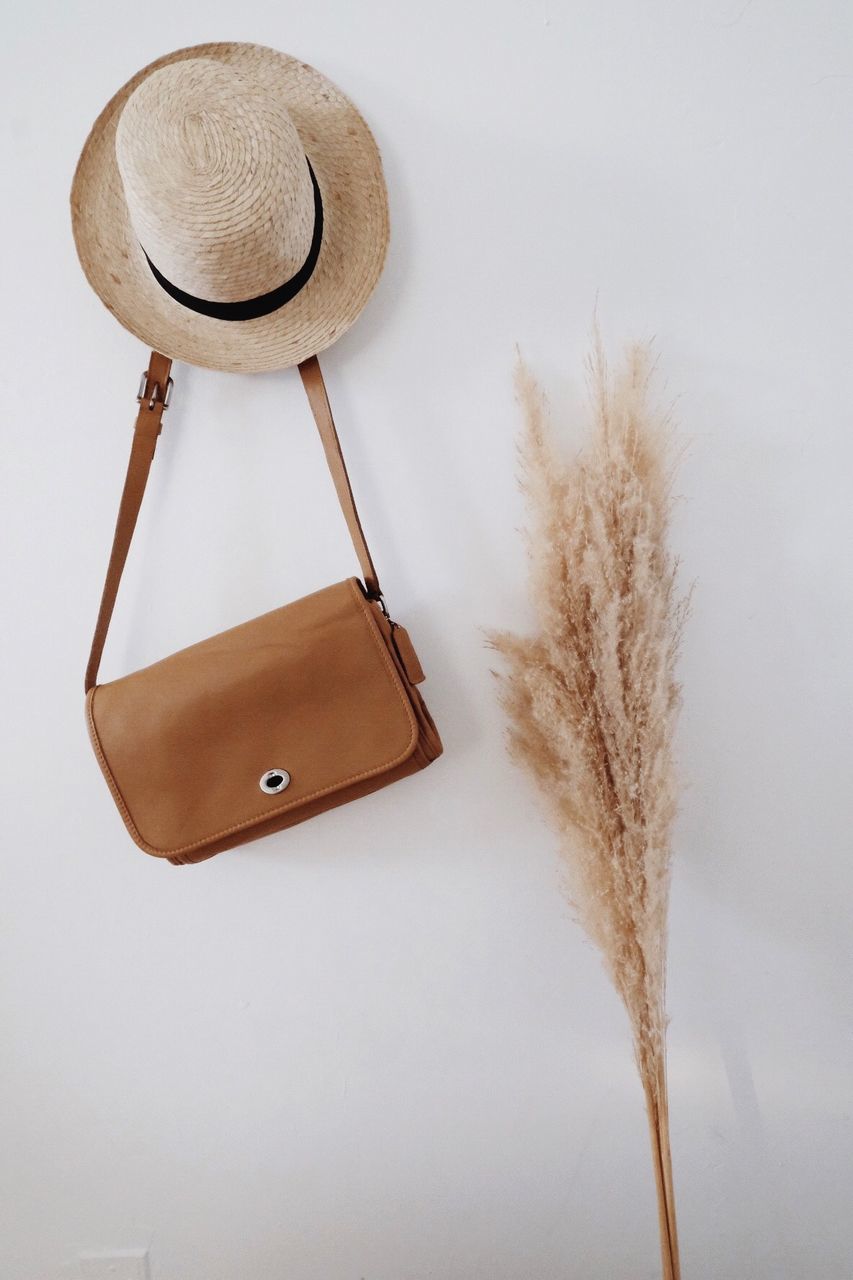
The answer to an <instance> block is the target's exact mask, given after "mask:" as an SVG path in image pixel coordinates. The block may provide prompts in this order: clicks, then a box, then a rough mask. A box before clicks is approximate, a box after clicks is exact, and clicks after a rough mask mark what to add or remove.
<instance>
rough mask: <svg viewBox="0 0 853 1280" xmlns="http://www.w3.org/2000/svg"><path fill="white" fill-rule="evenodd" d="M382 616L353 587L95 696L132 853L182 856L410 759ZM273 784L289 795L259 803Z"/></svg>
mask: <svg viewBox="0 0 853 1280" xmlns="http://www.w3.org/2000/svg"><path fill="white" fill-rule="evenodd" d="M376 612H377V611H376V610H375V609H374V607H373V605H372V604H370V603H369V602H368V601H367V600H366V599H365V597H364V594H363V591H362V589H361V586H360V584H359V583H358V581H357V579H355V578H349V579H347V580H345V581H344V582H339V583H336V584H335V585H334V586H332V587H326V588H324V589H323V590H322V591H316V592H314V593H313V594H312V595H309V596H305V597H304V598H303V599H301V600H296V601H294V602H293V603H292V604H288V605H285V606H284V607H283V608H281V609H275V610H273V611H272V612H271V613H266V614H263V615H262V616H261V617H259V618H253V619H252V621H251V622H245V623H243V624H242V625H241V626H238V627H233V628H232V629H231V630H230V631H224V632H222V633H221V634H220V635H216V636H211V637H210V638H209V639H208V640H203V641H201V643H199V644H195V645H192V646H191V647H190V648H188V649H182V650H180V652H178V653H174V654H172V655H170V656H169V657H168V658H164V659H163V660H162V661H160V662H156V663H154V665H153V666H150V667H145V668H144V669H143V670H141V671H136V672H134V673H133V674H132V675H129V676H124V677H122V678H121V679H120V680H114V681H111V682H109V683H106V684H102V685H97V686H96V687H95V688H94V689H91V690H90V692H89V695H88V700H87V702H88V719H89V729H90V734H91V737H92V742H93V745H94V747H95V752H96V754H97V756H98V759H99V761H100V764H101V768H102V769H103V771H104V774H105V776H106V779H107V781H108V783H109V785H110V788H111V790H112V792H113V796H114V798H115V801H116V804H117V805H118V807H119V809H120V811H121V813H122V816H123V817H124V820H125V822H126V823H127V826H128V828H129V830H130V832H131V835H133V837H134V839H135V840H136V841H137V843H139V844H141V845H142V847H143V848H145V849H147V851H148V852H149V853H155V854H159V855H161V856H163V857H172V856H174V855H177V854H185V853H188V852H190V851H192V850H193V849H198V848H200V847H201V846H203V845H206V844H208V843H210V842H211V841H213V840H215V839H221V838H223V837H224V836H227V835H230V834H231V833H233V832H236V831H239V830H241V829H244V828H250V827H252V826H254V825H256V824H259V823H263V822H266V821H267V820H268V819H269V818H271V817H274V816H275V815H278V814H282V813H284V812H285V811H286V810H289V809H295V808H297V807H298V806H299V805H302V804H305V803H306V802H308V801H311V800H315V799H316V798H317V797H319V796H322V795H327V794H329V793H331V792H334V791H337V790H339V789H340V788H342V787H345V786H347V785H349V784H351V783H353V782H356V781H359V780H360V779H363V778H369V777H371V776H373V775H376V774H380V773H383V772H385V771H386V770H388V769H392V768H394V767H395V766H396V765H397V764H399V763H401V762H402V761H403V760H405V759H406V758H407V757H408V756H409V755H411V753H412V751H413V750H414V749H415V745H416V742H417V736H418V730H417V723H416V720H415V717H414V714H413V711H412V707H411V703H410V701H409V697H408V695H407V692H406V690H405V688H404V686H403V683H402V682H401V680H400V676H399V674H398V672H397V670H396V668H395V665H394V662H393V661H392V659H391V656H390V655H389V653H388V649H387V647H386V644H385V642H384V640H383V636H382V633H381V631H380V627H379V622H378V620H377V616H376ZM269 771H281V772H282V774H289V776H290V782H289V784H287V786H286V789H284V790H281V791H279V792H278V793H274V794H267V793H265V791H264V790H262V789H261V785H260V783H261V779H262V778H263V777H264V775H265V774H267V773H268V772H269ZM281 781H282V779H273V782H274V783H279V784H280V782H281Z"/></svg>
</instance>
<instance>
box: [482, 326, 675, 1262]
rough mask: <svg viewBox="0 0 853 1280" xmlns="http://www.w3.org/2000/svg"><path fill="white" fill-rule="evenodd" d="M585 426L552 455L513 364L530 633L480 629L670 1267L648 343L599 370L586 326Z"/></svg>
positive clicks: (665, 784) (664, 706)
mask: <svg viewBox="0 0 853 1280" xmlns="http://www.w3.org/2000/svg"><path fill="white" fill-rule="evenodd" d="M589 372H590V379H591V390H592V407H593V424H592V430H591V433H590V438H589V440H588V443H587V445H586V447H585V448H584V450H583V451H582V452H581V453H580V454H579V455H578V456H576V457H574V458H566V457H564V455H563V451H562V450H561V449H560V447H559V446H558V443H557V441H556V440H555V437H554V432H553V428H552V426H551V423H550V419H549V414H548V406H547V402H546V400H545V398H544V396H543V394H542V392H541V390H540V389H539V387H538V385H537V384H536V382H535V380H534V378H533V377H532V375H531V373H530V371H529V370H528V369H527V367H526V366H525V365H524V363H523V362H520V364H519V367H518V371H517V391H518V396H519V399H520V401H521V404H522V406H523V410H524V417H525V430H524V433H523V436H522V440H521V444H520V457H521V462H522V475H521V483H522V488H523V489H524V491H525V493H526V496H527V499H528V503H529V511H530V515H531V518H532V520H531V528H530V529H529V531H528V534H527V541H528V551H529V557H530V565H531V587H532V596H533V602H534V606H535V609H536V614H537V618H538V629H537V632H536V634H535V635H534V636H533V637H532V638H525V637H521V636H517V635H513V634H510V633H507V632H497V633H495V632H493V633H490V635H489V643H490V644H491V645H492V646H493V647H494V648H495V649H497V650H498V651H499V652H500V653H501V654H502V655H503V658H504V659H505V660H506V671H505V673H504V674H501V675H499V676H498V678H499V680H500V698H501V702H502V705H503V706H504V708H505V710H506V713H507V716H508V722H509V731H508V734H509V746H510V751H511V754H512V756H513V758H514V759H515V760H516V761H517V762H518V763H519V764H520V765H521V766H522V767H523V768H524V769H526V770H527V771H528V772H529V773H530V774H531V775H532V776H533V778H534V779H535V782H536V783H537V785H538V788H539V790H540V791H541V793H542V796H543V797H544V800H545V802H546V805H547V808H548V812H549V815H550V817H551V818H552V820H553V822H554V824H555V826H556V828H557V831H558V833H559V835H560V838H561V845H562V850H563V853H564V855H565V864H566V868H567V872H568V876H567V880H568V886H569V893H570V897H571V901H572V904H573V907H574V909H575V912H576V915H577V918H578V920H579V922H580V923H581V924H582V925H583V927H584V929H585V930H586V931H587V933H588V934H589V936H590V937H591V938H592V939H593V941H594V942H595V943H596V944H597V946H598V947H599V948H600V950H601V954H602V956H603V958H604V963H605V966H606V969H607V971H608V973H609V975H610V977H611V979H612V981H613V984H614V986H615V987H616V990H617V991H618V993H619V995H620V996H621V997H622V1000H623V1001H624V1003H625V1007H626V1009H627V1011H628V1016H629V1018H630V1022H631V1028H632V1032H633V1040H634V1051H635V1056H636V1061H637V1066H638V1069H639V1073H640V1078H641V1080H642V1084H643V1088H644V1091H645V1097H646V1107H647V1111H648V1118H649V1128H650V1133H651V1140H652V1153H653V1159H654V1167H655V1181H656V1187H657V1194H658V1210H659V1220H660V1223H659V1225H660V1233H661V1253H662V1260H663V1274H664V1277H665V1278H666V1280H678V1277H679V1275H680V1264H679V1255H678V1239H677V1233H676V1222H675V1200H674V1194H673V1185H672V1160H671V1155H670V1145H669V1111H668V1099H667V1083H666V1011H665V981H666V936H667V910H668V901H669V881H670V860H671V835H672V825H673V819H674V816H675V812H676V803H677V796H678V788H677V784H676V777H675V770H674V765H673V732H674V727H675V721H676V716H677V712H678V707H679V701H680V689H679V685H678V683H677V681H676V678H675V662H676V656H677V652H678V648H679V642H680V637H681V631H682V627H683V624H684V620H685V616H686V612H687V599H686V598H683V599H682V598H680V597H679V595H678V588H677V583H676V570H677V563H676V561H675V559H674V558H673V556H672V555H671V553H670V551H669V549H668V545H667V535H668V526H669V519H670V512H671V505H672V496H671V492H672V491H671V482H672V465H673V452H672V432H671V424H670V420H669V416H668V414H667V413H665V412H662V411H659V410H658V409H656V408H655V407H654V406H653V404H652V397H651V394H650V380H651V377H652V373H653V363H652V359H651V353H650V350H649V348H648V347H647V346H642V345H636V346H634V347H632V348H631V349H630V350H629V352H628V355H627V358H626V360H625V362H624V365H623V366H622V367H621V368H620V369H619V371H618V372H617V373H616V374H615V375H614V376H611V375H610V373H609V372H608V369H607V366H606V362H605V358H604V354H603V351H602V347H601V342H600V339H599V337H598V335H597V334H596V336H595V344H594V348H593V354H592V356H591V358H590V360H589Z"/></svg>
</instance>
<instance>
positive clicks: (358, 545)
mask: <svg viewBox="0 0 853 1280" xmlns="http://www.w3.org/2000/svg"><path fill="white" fill-rule="evenodd" d="M299 373H300V375H301V377H302V385H303V386H304V388H305V393H306V395H307V396H308V403H309V404H310V406H311V412H312V413H313V415H314V421H315V422H316V424H317V430H318V431H319V433H320V439H321V440H322V442H323V449H324V451H325V454H326V462H327V463H328V464H329V470H330V472H331V473H332V479H333V480H334V482H335V490H336V492H337V495H338V502H339V503H340V504H341V510H342V511H343V513H344V519H345V520H346V522H347V528H348V529H349V535H350V537H351V538H352V545H353V546H354V547H355V553H356V555H357V556H358V562H359V564H360V565H361V572H362V576H363V578H364V585H365V587H367V594H368V595H369V596H373V597H374V598H375V599H379V598H380V596H381V595H382V592H381V591H380V589H379V578H378V577H377V574H376V569H375V568H374V566H373V560H372V558H371V555H370V549H369V548H368V545H367V540H366V538H365V536H364V530H363V529H362V527H361V520H360V519H359V518H358V510H357V509H356V505H355V498H354V497H353V492H352V485H351V484H350V480H349V476H348V475H347V467H346V463H345V462H344V455H343V450H342V449H341V442H340V440H339V439H338V433H337V431H336V430H335V422H334V419H333V418H332V409H331V406H330V404H329V397H328V394H327V393H326V384H325V382H324V381H323V374H322V373H321V371H320V361H319V360H318V359H317V357H316V356H309V358H308V359H307V360H303V361H302V363H301V364H300V366H299Z"/></svg>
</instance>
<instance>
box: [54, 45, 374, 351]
mask: <svg viewBox="0 0 853 1280" xmlns="http://www.w3.org/2000/svg"><path fill="white" fill-rule="evenodd" d="M71 220H72V226H73V230H74V241H75V244H76V246H77V253H78V256H79V258H80V262H81V265H82V267H83V270H84V272H85V273H86V278H87V279H88V281H89V283H90V284H91V286H92V288H93V289H94V290H95V292H96V293H97V294H98V296H99V297H100V298H101V300H102V301H103V302H104V303H105V305H106V306H107V307H108V308H109V310H110V311H112V313H113V314H114V315H115V316H116V318H117V319H118V320H120V321H121V323H122V324H123V325H124V326H125V328H127V329H129V330H130V331H131V333H134V334H136V336H137V337H138V338H141V339H142V341H143V342H145V343H146V344H147V345H148V346H150V347H154V348H155V349H156V350H158V351H161V352H162V353H163V354H164V355H167V356H171V357H172V358H173V359H178V360H185V361H188V362H189V363H190V364H198V365H205V366H207V367H208V368H214V369H231V370H241V371H245V372H252V371H258V370H262V369H282V368H286V367H287V366H289V365H293V364H298V363H299V361H300V360H304V359H306V358H307V357H308V356H310V355H315V354H316V353H317V352H319V351H323V350H324V349H325V348H326V347H328V346H330V344H331V343H333V342H334V341H335V339H336V338H339V337H340V336H341V334H342V333H344V332H345V331H346V330H347V329H348V328H349V327H350V325H351V324H352V323H353V321H354V320H355V319H356V317H357V316H358V315H359V313H360V312H361V310H362V308H363V307H364V305H365V303H366V302H367V299H368V298H369V297H370V294H371V293H372V291H373V289H374V287H375V285H376V282H377V280H378V279H379V276H380V273H381V271H382V266H383V263H384V260H385V253H386V249H387V246H388V201H387V195H386V191H385V181H384V178H383V174H382V162H381V160H380V157H379V150H378V148H377V146H376V142H375V140H374V138H373V135H372V134H371V132H370V130H369V128H368V127H367V125H366V123H365V121H364V120H363V119H362V117H361V115H360V114H359V112H358V111H357V110H356V108H355V107H354V106H353V104H352V103H351V102H350V101H349V99H348V98H345V97H344V95H343V94H342V93H341V92H340V90H339V89H337V88H335V86H334V85H333V84H332V83H331V82H330V81H329V80H327V79H326V77H325V76H322V75H321V74H320V73H319V71H315V70H314V68H313V67H309V66H308V65H307V64H306V63H304V62H299V61H298V60H297V59H295V58H291V57H288V56H287V54H284V53H278V52H277V51H276V50H275V49H267V48H265V47H264V46H262V45H256V44H203V45H197V46H195V47H194V48H190V49H179V50H177V52H175V53H170V54H167V55H166V56H165V57H163V58H158V59H157V61H156V62H152V63H151V64H150V65H149V66H147V67H145V68H143V70H142V71H140V72H139V73H138V74H137V75H135V76H134V77H133V79H132V80H130V81H128V83H127V84H126V85H125V86H124V88H123V89H120V90H119V91H118V93H117V94H116V95H115V97H114V98H113V99H112V100H111V101H110V102H109V103H108V104H107V106H106V107H105V108H104V110H103V111H102V112H101V114H100V115H99V117H98V119H97V120H96V121H95V124H94V126H93V127H92V131H91V133H90V134H89V137H88V138H87V140H86V144H85V146H84V147H83V151H82V154H81V156H80V159H79V161H78V163H77V170H76V172H75V174H74V181H73V184H72V187H71Z"/></svg>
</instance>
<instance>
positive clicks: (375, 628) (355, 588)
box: [86, 578, 418, 858]
mask: <svg viewBox="0 0 853 1280" xmlns="http://www.w3.org/2000/svg"><path fill="white" fill-rule="evenodd" d="M344 581H345V582H347V583H348V585H349V588H350V591H351V592H352V594H353V596H354V597H355V599H356V603H357V604H358V606H359V610H360V612H361V615H362V617H363V619H364V622H365V625H366V626H367V629H368V631H369V632H370V635H371V637H372V639H373V642H374V644H375V645H376V647H377V649H378V650H379V656H380V659H381V661H382V664H383V666H384V667H385V670H386V673H387V675H388V678H389V680H390V682H391V685H392V687H393V689H394V692H395V693H396V694H397V697H398V698H399V699H400V701H401V703H402V704H403V708H404V711H405V713H406V716H407V719H408V721H409V725H410V726H411V733H410V736H409V741H408V743H407V744H406V746H405V748H404V749H403V751H402V752H401V753H400V754H399V755H397V756H394V757H393V759H391V760H387V761H385V763H384V764H379V765H375V766H374V768H372V769H365V770H363V771H362V772H361V773H354V774H352V775H351V776H350V777H348V778H342V779H340V780H339V781H338V782H334V783H331V784H330V785H329V786H327V787H320V788H318V790H316V791H312V792H311V793H310V794H309V795H305V796H300V797H299V799H298V800H291V801H289V803H287V804H283V805H279V807H278V808H277V809H268V810H267V811H266V812H265V813H262V814H258V815H256V816H255V817H252V818H244V820H243V821H242V822H236V823H234V825H233V826H230V827H225V828H224V829H223V830H222V831H215V832H213V834H212V835H207V836H203V837H202V838H201V839H199V840H193V841H192V843H190V844H185V845H181V846H180V847H179V848H177V849H158V848H157V847H156V846H155V845H152V844H149V843H148V841H147V840H146V839H145V838H144V836H143V835H142V834H141V832H140V830H139V828H138V827H137V825H136V823H135V821H134V819H133V817H132V816H131V813H130V810H129V808H128V806H127V804H126V802H125V799H124V796H123V795H122V793H121V791H120V789H119V786H118V783H117V782H116V780H115V777H114V776H113V771H112V769H111V768H110V766H109V763H108V761H107V758H106V755H105V753H104V749H103V747H102V745H101V740H100V737H99V736H98V729H97V725H96V724H95V712H94V705H95V694H96V693H97V691H98V686H97V685H95V686H93V688H91V689H90V690H89V692H88V694H87V695H86V713H87V720H88V725H89V736H90V738H91V741H92V746H93V747H94V750H95V755H96V756H97V759H98V763H99V764H100V766H101V772H102V773H103V775H104V777H105V778H106V780H107V784H108V786H109V788H110V791H111V792H112V796H113V799H114V800H115V803H116V807H117V808H118V811H119V813H120V814H121V816H122V818H123V820H124V824H125V826H126V827H127V829H128V831H129V832H130V834H131V836H132V837H133V839H134V841H135V842H136V843H137V844H138V845H139V847H140V848H141V849H144V850H145V852H146V853H150V854H153V855H154V856H155V857H157V858H175V857H178V856H179V855H180V854H182V853H191V852H193V851H194V850H196V849H203V848H204V847H205V845H208V844H212V843H213V842H214V841H216V840H222V839H224V838H225V836H230V835H233V834H234V832H235V831H243V830H246V829H248V828H251V827H254V826H258V825H259V824H260V823H262V822H266V821H267V820H268V819H270V818H275V817H277V816H278V814H281V813H287V811H288V810H290V809H298V808H299V806H300V805H304V804H307V803H308V801H309V800H316V799H317V798H318V797H319V796H324V795H330V794H332V793H333V792H335V791H340V790H341V789H342V788H343V787H346V786H349V785H350V783H353V782H360V781H361V780H362V779H363V778H373V777H376V775H377V774H380V773H386V772H387V771H388V770H389V769H393V768H394V767H395V766H396V765H398V764H402V762H403V761H404V760H407V759H408V758H409V756H410V755H411V754H412V752H413V751H414V749H415V747H416V746H417V741H418V723H417V719H416V717H415V713H414V711H413V709H412V704H411V702H410V701H409V699H408V697H407V696H406V692H405V689H404V688H403V683H402V680H401V678H400V675H399V672H398V671H397V669H396V667H395V666H394V662H393V659H392V658H391V655H390V654H389V653H388V649H387V647H386V645H385V641H384V640H383V638H382V634H381V632H380V630H379V625H378V623H377V622H376V620H375V618H374V617H373V616H372V614H371V612H370V610H369V608H368V606H367V602H366V600H365V598H364V595H363V593H362V591H361V588H360V587H359V585H358V580H357V579H356V578H346V579H344ZM335 585H338V584H335ZM294 603H295V602H294Z"/></svg>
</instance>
